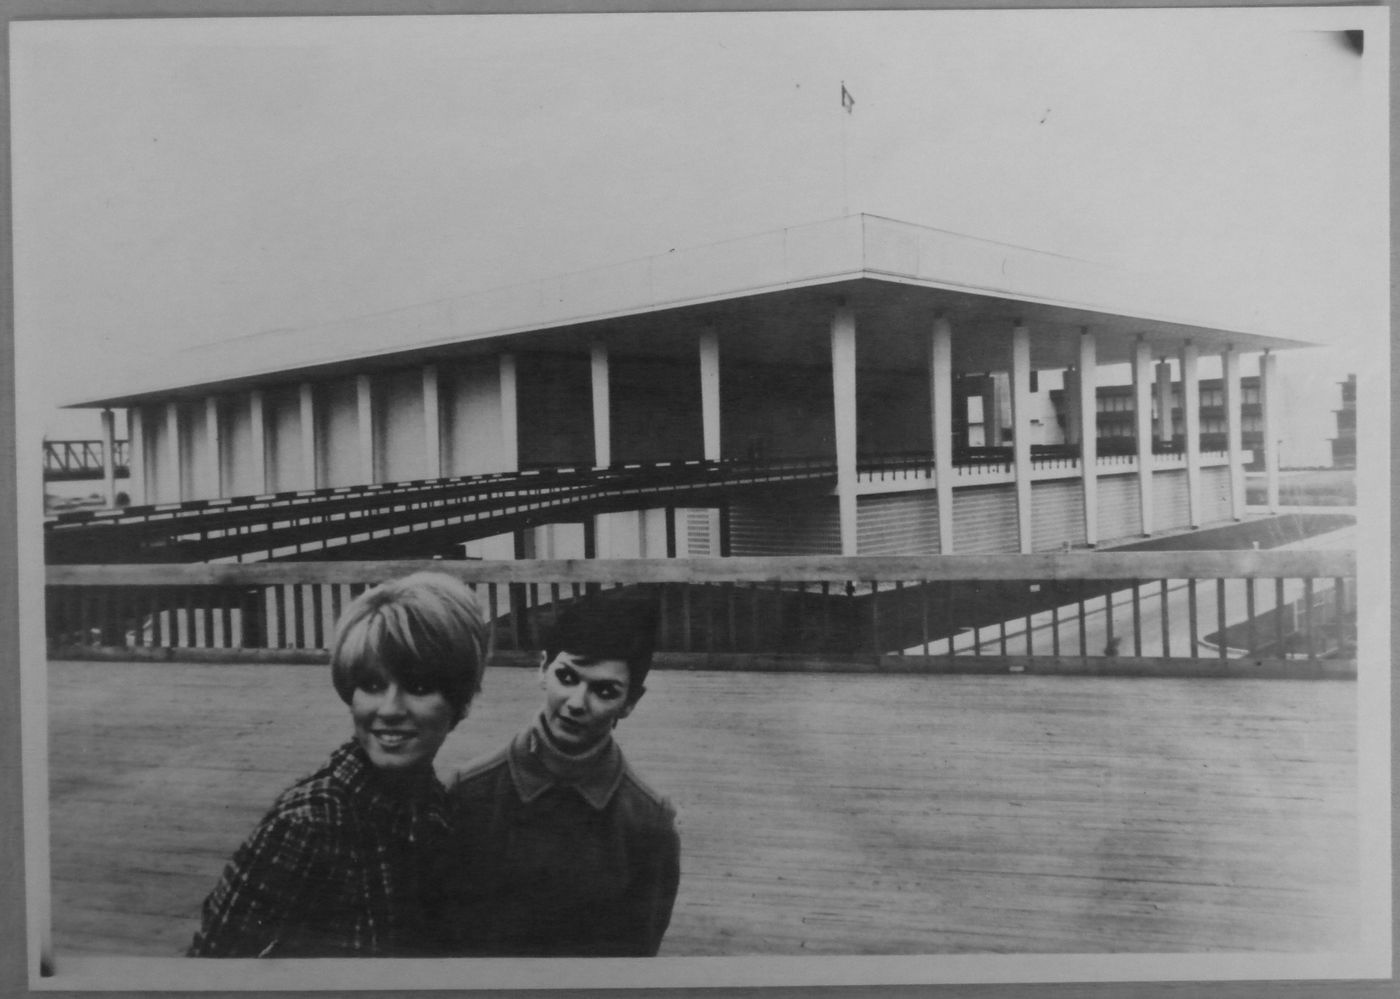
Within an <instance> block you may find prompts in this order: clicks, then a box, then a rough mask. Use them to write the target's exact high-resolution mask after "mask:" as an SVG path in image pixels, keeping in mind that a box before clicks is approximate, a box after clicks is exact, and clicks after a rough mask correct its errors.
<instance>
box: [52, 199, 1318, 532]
mask: <svg viewBox="0 0 1400 999" xmlns="http://www.w3.org/2000/svg"><path fill="white" fill-rule="evenodd" d="M1296 346H1303V344H1302V343H1301V342H1300V341H1297V340H1291V339H1287V338H1284V337H1280V336H1277V335H1274V334H1273V333H1271V332H1269V331H1261V330H1255V329H1250V328H1248V325H1247V324H1246V323H1244V322H1241V321H1238V320H1236V319H1234V318H1232V317H1231V316H1230V315H1227V314H1225V313H1224V312H1223V311H1222V308H1221V306H1220V304H1219V303H1218V302H1216V303H1204V302H1197V301H1194V300H1193V296H1192V295H1191V293H1190V290H1189V289H1181V288H1167V287H1162V286H1159V285H1156V284H1153V283H1152V282H1150V281H1147V280H1145V279H1144V278H1142V277H1141V276H1137V275H1129V274H1126V273H1122V272H1119V271H1116V270H1114V269H1113V268H1110V267H1107V266H1098V265H1093V264H1089V263H1085V262H1083V261H1078V260H1073V259H1070V258H1066V257H1063V256H1058V255H1053V254H1048V253H1043V252H1039V251H1036V250H1032V249H1027V248H1024V247H1018V246H1009V245H1004V244H999V243H993V242H989V241H986V240H981V239H975V238H970V237H966V236H960V235H955V234H952V233H948V232H943V231H939V230H936V229H930V228H924V227H920V226H916V225H911V224H907V223H903V222H898V221H892V220H889V219H884V218H878V217H873V216H869V215H856V216H848V217H845V218H841V219H836V220H831V221H827V222H822V223H816V224H812V225H808V226H801V227H795V228H790V229H785V230H782V231H778V232H772V233H768V234H764V235H761V236H756V237H751V238H744V239H738V240H734V241H731V242H727V243H723V244H719V245H714V246H708V247H703V248H699V249H691V250H682V251H674V252H671V253H668V254H665V255H662V256H658V257H653V258H649V259H644V260H639V261H634V262H631V263H627V264H623V265H618V266H613V267H605V268H599V269H597V270H593V271H589V272H584V273H579V274H573V275H566V276H563V277H556V278H550V279H544V280H539V281H535V282H531V283H528V284H522V285H517V286H512V287H509V288H504V289H500V290H498V291H494V292H490V293H485V294H478V295H472V296H467V297H463V298H459V299H453V300H449V301H444V302H438V303H432V304H428V305H423V306H416V307H411V308H406V309H403V310H400V311H398V312H394V313H389V314H383V315H378V316H373V317H368V318H364V319H358V320H353V321H347V322H340V323H335V324H328V325H325V326H320V327H316V328H310V329H302V330H293V331H278V332H274V333H267V334H260V335H256V336H249V337H245V338H242V339H239V340H234V341H229V342H225V343H221V344H217V345H214V346H211V347H205V348H200V349H196V350H191V351H187V352H185V353H184V354H182V355H180V356H177V357H174V358H172V359H171V361H170V364H169V365H168V367H166V368H164V369H162V370H157V371H146V372H142V373H140V374H139V375H137V376H134V377H132V378H130V379H127V380H124V381H122V382H121V383H120V385H119V386H118V387H116V388H113V389H112V390H111V391H109V392H106V393H105V394H102V395H100V396H95V397H90V398H85V399H82V400H81V401H80V402H79V403H77V404H78V405H81V406H87V407H102V408H106V409H113V408H117V407H120V408H125V409H126V410H127V412H128V421H129V427H130V433H131V445H130V451H131V466H132V469H133V472H132V479H131V492H132V499H133V502H135V503H148V504H149V503H175V502H182V501H192V500H201V499H208V498H214V497H230V496H245V495H252V494H262V493H270V492H284V491H294V490H311V489H318V488H324V487H330V486H346V487H351V486H356V485H360V484H366V483H389V482H398V481H404V480H434V479H440V478H444V477H454V476H473V475H483V474H487V473H502V472H513V471H518V470H526V469H532V468H542V467H555V466H574V467H578V466H584V467H593V468H606V467H610V466H616V465H618V464H625V463H645V462H653V461H661V460H667V459H701V460H704V461H710V462H725V461H730V460H744V461H750V462H753V463H755V464H759V465H762V464H764V463H768V464H771V465H773V466H775V467H776V466H779V465H781V464H783V463H785V462H797V461H816V462H825V463H828V464H829V465H830V467H831V469H832V476H831V478H830V480H828V481H827V482H826V483H825V484H824V485H820V486H813V487H811V488H809V489H807V490H806V491H803V490H801V489H794V490H788V491H786V492H784V493H782V494H781V495H765V494H763V493H762V492H753V493H744V494H742V495H741V494H737V493H736V494H735V495H734V496H733V497H732V498H730V499H727V500H725V501H723V502H720V503H718V504H715V505H710V506H705V507H694V508H689V509H686V510H684V511H683V515H684V518H685V519H684V523H685V528H684V529H683V530H681V531H679V532H674V531H673V532H672V533H673V534H679V535H680V536H681V537H680V541H679V542H678V543H677V544H672V545H670V546H669V547H664V548H663V546H662V545H661V544H660V543H659V542H658V540H657V539H658V538H659V536H660V530H661V528H660V527H659V524H660V519H659V518H660V511H659V509H638V510H630V511H621V512H619V511H616V510H614V511H610V512H607V513H602V514H599V518H600V519H599V520H598V522H597V523H595V524H593V525H592V530H593V532H594V537H595V538H596V543H595V544H594V545H592V546H590V547H591V548H592V549H593V552H594V553H596V554H597V555H599V556H637V555H658V554H661V555H664V554H668V553H670V552H675V553H677V554H682V555H684V554H692V555H695V554H719V553H721V552H724V553H728V554H733V555H785V554H818V553H830V554H861V555H870V554H937V553H952V552H958V553H975V552H1003V551H1005V552H1018V551H1019V552H1034V551H1045V550H1054V549H1062V548H1064V547H1066V546H1071V547H1077V546H1086V545H1087V546H1093V545H1098V544H1101V543H1104V542H1108V541H1111V540H1114V539H1120V538H1128V537H1140V536H1143V535H1147V534H1152V533H1156V532H1161V531H1165V530H1174V529H1181V528H1188V527H1195V526H1201V525H1205V524H1210V523H1216V522H1221V521H1226V520H1229V519H1231V518H1236V519H1238V518H1240V517H1241V516H1243V513H1244V506H1243V504H1244V497H1243V486H1242V483H1243V477H1242V469H1243V466H1244V463H1245V461H1246V460H1247V456H1246V453H1245V450H1244V442H1243V439H1242V430H1243V424H1242V414H1247V415H1251V416H1253V417H1257V420H1258V421H1259V423H1260V425H1261V426H1262V427H1265V428H1267V427H1268V426H1270V424H1271V421H1272V420H1274V419H1275V416H1276V412H1277V398H1276V390H1275V384H1276V383H1275V380H1274V379H1275V363H1274V362H1275V360H1276V355H1275V353H1274V351H1277V350H1279V349H1283V348H1288V347H1296ZM1245 353H1255V354H1260V355H1262V356H1261V360H1260V370H1261V375H1260V377H1259V379H1258V380H1257V381H1258V383H1257V387H1255V388H1254V389H1253V391H1254V392H1256V393H1257V400H1256V401H1255V402H1248V401H1247V400H1245V399H1244V396H1243V393H1244V392H1245V391H1246V389H1245V386H1244V383H1242V380H1241V377H1240V359H1241V356H1242V355H1243V354H1245ZM1209 354H1215V355H1218V356H1219V357H1220V358H1221V359H1222V368H1221V370H1222V371H1223V372H1224V377H1223V378H1221V379H1219V380H1217V381H1216V383H1214V384H1211V385H1203V384H1202V382H1201V381H1200V380H1199V379H1198V377H1197V368H1198V362H1199V359H1200V358H1201V357H1202V356H1205V355H1209ZM1124 363H1126V364H1130V365H1131V366H1132V371H1133V373H1134V383H1133V385H1132V386H1131V387H1129V388H1126V389H1124V390H1123V391H1125V392H1128V393H1130V397H1131V400H1132V406H1131V408H1130V409H1129V410H1126V412H1128V416H1129V419H1128V422H1124V421H1120V420H1118V419H1117V418H1116V416H1115V418H1114V419H1112V420H1105V419H1104V417H1106V416H1108V415H1109V413H1110V412H1113V413H1116V412H1117V411H1116V410H1111V411H1103V412H1101V411H1100V407H1101V406H1102V405H1104V403H1103V402H1102V400H1103V399H1105V398H1116V397H1117V396H1116V394H1113V393H1110V394H1108V395H1106V396H1105V395H1102V394H1101V393H1100V392H1099V390H1098V385H1097V382H1098V371H1099V368H1100V366H1101V365H1107V364H1124ZM1172 364H1175V365H1176V366H1177V369H1178V371H1179V377H1178V378H1177V379H1175V380H1173V379H1172V377H1171V366H1172ZM1042 377H1044V378H1046V379H1048V380H1050V381H1053V382H1054V383H1055V384H1063V385H1064V389H1063V393H1064V399H1063V402H1064V405H1063V406H1062V414H1061V415H1062V417H1063V422H1064V427H1063V428H1060V427H1059V426H1058V425H1057V419H1056V417H1057V414H1056V412H1055V409H1054V407H1053V406H1052V405H1051V400H1050V394H1049V393H1047V392H1036V393H1033V392H1032V387H1033V386H1037V384H1038V383H1039V382H1040V380H1041V378H1042ZM1173 393H1175V394H1173ZM1203 393H1205V394H1206V395H1207V398H1211V397H1210V395H1209V394H1210V393H1218V394H1219V396H1220V398H1219V400H1218V401H1213V402H1214V405H1213V408H1212V406H1206V407H1205V408H1203V407H1202V403H1203V401H1205V400H1203V398H1202V396H1203ZM1096 400H1098V401H1096ZM1154 400H1155V408H1154ZM1175 400H1179V401H1175ZM1249 406H1256V407H1257V412H1254V413H1251V411H1250V410H1249V408H1248V407H1249ZM1154 413H1155V415H1154ZM1207 421H1217V422H1218V423H1219V427H1218V428H1217V427H1215V425H1214V423H1208V422H1207ZM107 422H108V425H109V426H110V424H111V422H112V421H111V418H110V416H109V417H108V420H107ZM1208 426H1209V431H1208V430H1207V427H1208ZM1206 433H1209V434H1210V435H1212V436H1209V437H1207V438H1206V442H1207V445H1208V446H1202V440H1203V434H1206ZM1277 437H1278V435H1277V434H1276V433H1270V432H1268V431H1267V430H1265V431H1264V432H1263V434H1262V440H1261V441H1260V443H1259V446H1258V450H1260V451H1261V452H1262V455H1263V460H1264V462H1265V465H1266V467H1267V468H1268V469H1269V471H1270V482H1271V484H1272V486H1273V488H1272V490H1271V493H1270V495H1271V497H1273V498H1274V505H1276V495H1277V467H1278V461H1277V454H1276V451H1275V450H1274V449H1273V448H1271V447H1270V445H1269V443H1268V442H1270V441H1274V440H1276V439H1277ZM1101 438H1110V439H1113V440H1115V441H1130V442H1131V445H1130V446H1127V447H1122V446H1119V447H1113V448H1104V447H1100V446H1099V441H1100V439H1101ZM1172 440H1177V441H1179V442H1180V446H1178V447H1175V448H1172V447H1169V446H1165V445H1164V444H1163V443H1162V442H1169V441H1172ZM1063 441H1068V442H1069V443H1070V444H1071V445H1073V446H1074V448H1073V451H1072V453H1070V452H1067V451H1066V449H1064V448H1063V447H1061V448H1058V449H1053V448H1052V449H1048V450H1047V449H1044V448H1040V447H1038V445H1047V444H1057V443H1060V442H1063ZM1154 442H1156V443H1155V446H1154ZM833 483H834V484H833ZM660 505H661V504H658V506H660ZM579 526H580V525H578V524H552V525H539V526H537V527H535V528H533V529H532V530H531V532H530V536H529V537H528V538H524V539H522V538H520V537H518V536H517V537H515V538H500V537H497V538H494V539H481V538H471V539H468V538H464V539H462V540H463V541H470V545H469V547H468V551H469V552H471V553H474V554H479V555H486V556H488V557H502V556H504V557H510V556H511V555H520V554H526V555H537V556H541V557H545V556H555V557H564V556H573V555H578V554H581V552H582V548H581V542H580V541H579V540H578V536H579Z"/></svg>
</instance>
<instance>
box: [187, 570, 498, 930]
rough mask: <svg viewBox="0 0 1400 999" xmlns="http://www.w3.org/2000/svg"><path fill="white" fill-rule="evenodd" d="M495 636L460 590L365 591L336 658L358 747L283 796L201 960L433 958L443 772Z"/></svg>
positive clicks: (404, 584) (443, 829) (412, 581)
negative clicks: (440, 766)
mask: <svg viewBox="0 0 1400 999" xmlns="http://www.w3.org/2000/svg"><path fill="white" fill-rule="evenodd" d="M487 645H488V642H487V627H486V621H485V617H484V615H483V613H482V611H481V607H480V605H479V604H478V603H477V601H476V598H475V597H474V596H473V595H472V593H471V591H470V590H469V589H468V588H467V587H466V586H465V585H464V584H463V583H462V582H460V581H459V580H457V579H455V578H453V577H451V576H448V575H446V574H444V573H436V572H423V573H416V574H414V575H411V576H406V577H404V578H402V579H398V580H393V581H391V582H388V583H385V584H383V585H382V586H378V587H375V588H373V589H371V590H367V591H366V592H365V593H363V594H361V595H360V596H359V597H357V598H356V599H355V600H354V601H352V602H351V604H350V606H349V607H347V608H346V610H345V613H344V614H343V615H342V617H341V619H340V621H339V622H338V624H337V626H336V631H335V636H334V638H333V640H332V644H331V681H332V684H333V685H334V687H335V691H336V693H337V694H338V695H339V696H340V699H341V700H342V701H344V702H345V704H346V706H347V707H348V708H349V709H350V718H351V722H352V725H353V737H352V738H351V739H350V740H349V741H347V742H346V743H345V744H344V745H342V746H341V747H340V748H339V749H337V750H336V751H335V752H334V753H333V754H331V758H330V760H329V761H328V762H327V763H326V764H325V765H324V766H323V767H322V768H321V769H320V770H318V771H316V772H315V773H314V774H312V775H311V776H309V777H306V778H304V779H302V780H300V781H298V782H297V783H296V784H294V785H292V787H290V788H289V789H288V790H287V791H285V792H284V793H283V794H282V795H281V796H280V797H279V798H278V799H277V801H276V802H275V803H274V804H273V806H272V809H271V810H270V811H269V812H268V813H267V815H266V816H264V818H263V819H262V821H261V822H259V823H258V825H257V828H255V829H254V830H253V833H252V835H251V836H249V838H248V839H247V840H246V841H245V842H244V843H243V845H242V846H241V847H239V848H238V851H237V852H236V853H235V854H234V856H233V859H232V860H231V861H230V862H229V864H228V866H227V868H226V869H225V870H224V873H223V877H222V878H221V879H220V880H219V883H218V885H217V886H216V887H215V888H214V890H213V892H212V893H211V894H210V895H209V897H208V899H207V900H206V901H205V903H204V909H203V920H202V925H201V927H200V930H199V932H198V933H196V934H195V937H194V942H193V944H192V945H191V947H190V950H189V953H190V955H191V956H194V957H254V956H261V957H328V956H355V955H363V956H401V955H408V954H423V953H432V952H435V951H436V950H437V949H438V948H437V947H436V945H435V944H434V940H435V939H436V937H437V935H438V933H439V932H440V930H439V925H438V923H437V921H436V919H435V918H434V915H433V903H432V900H431V894H432V886H433V884H434V879H435V876H434V873H433V870H434V866H433V865H434V864H435V862H436V860H437V857H438V855H439V854H440V853H441V851H442V850H443V848H444V845H445V843H446V841H447V833H448V825H447V823H448V809H447V797H446V792H445V790H444V788H443V786H442V784H441V783H440V782H439V781H438V778H437V775H436V773H435V772H434V770H433V758H434V757H435V756H436V755H437V752H438V749H439V748H440V747H441V746H442V744H443V741H444V740H445V739H446V738H447V736H448V733H450V732H451V731H452V730H453V729H454V728H455V727H456V726H457V724H458V723H459V722H460V721H461V720H462V719H463V718H464V717H465V716H466V714H467V710H468V708H469V706H470V704H471V701H472V698H473V697H474V696H475V695H476V693H477V692H478V691H479V690H480V689H481V676H482V672H483V670H484V668H485V665H486V657H487Z"/></svg>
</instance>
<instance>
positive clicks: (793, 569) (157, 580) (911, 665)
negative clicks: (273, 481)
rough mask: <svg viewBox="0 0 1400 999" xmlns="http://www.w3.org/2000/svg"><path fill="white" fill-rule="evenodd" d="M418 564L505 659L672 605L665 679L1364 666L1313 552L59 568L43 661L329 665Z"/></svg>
mask: <svg viewBox="0 0 1400 999" xmlns="http://www.w3.org/2000/svg"><path fill="white" fill-rule="evenodd" d="M423 568H433V569H438V570H441V571H445V572H449V573H452V574H453V575H456V576H458V577H460V578H462V579H463V580H465V581H466V582H467V583H468V584H470V585H471V586H472V587H473V588H474V589H475V590H476V592H477V593H478V595H479V597H480V598H481V600H482V601H483V603H484V604H485V606H486V607H487V609H488V611H489V613H490V615H491V618H492V620H493V622H494V629H495V646H496V648H497V649H498V650H499V651H500V652H501V653H504V654H505V656H504V661H512V654H514V653H527V652H529V651H530V650H532V649H536V648H538V644H539V636H540V633H541V629H542V627H543V626H544V625H545V624H546V623H547V621H548V620H549V618H550V616H551V615H552V614H553V613H554V612H555V611H556V610H557V608H558V607H560V606H561V605H562V604H563V603H564V602H566V601H569V600H572V599H576V598H577V597H579V596H580V595H582V594H584V593H587V592H590V591H596V590H600V589H612V588H618V587H630V588H641V589H646V590H648V591H649V592H651V593H652V594H653V595H654V597H655V599H656V600H657V601H658V602H659V604H660V607H661V624H660V634H659V638H660V644H659V646H658V649H659V653H660V662H661V665H662V666H663V667H664V666H667V665H669V666H672V667H682V668H684V667H689V668H715V669H720V668H734V669H810V670H841V669H845V670H890V671H919V670H927V671H969V670H972V671H978V672H985V671H1013V672H1019V671H1059V672H1065V671H1072V672H1094V673H1100V672H1116V673H1151V674H1164V673H1166V674H1174V673H1182V674H1187V675H1190V674H1211V675H1243V676H1266V675H1269V676H1273V675H1304V676H1323V675H1342V676H1347V675H1354V670H1355V607H1356V595H1355V584H1354V580H1355V557H1354V554H1353V553H1351V552H1344V551H1318V550H1297V551H1295V550H1273V551H1268V550H1265V551H1225V552H1220V551H1205V552H1202V551H1195V552H1097V553H1047V554H1040V555H1024V556H1023V555H985V556H933V557H905V558H874V557H863V558H837V557H824V556H803V557H794V558H703V559H620V560H605V559H593V560H579V561H543V560H524V561H509V562H472V561H440V560H434V561H428V562H424V561H377V562H278V563H253V564H203V563H201V564H181V565H87V566H50V567H49V568H48V570H47V572H48V590H47V594H48V611H47V613H48V620H47V627H48V639H49V648H50V654H51V655H52V656H54V657H123V658H167V659H169V658H180V659H214V660H220V659H224V660H236V659H265V660H271V661H298V660H301V661H306V660H317V659H324V656H325V652H324V649H325V648H326V646H327V644H328V643H329V639H330V635H331V632H332V629H333V627H334V622H335V620H336V618H337V617H338V615H339V614H340V612H341V610H342V609H343V608H344V606H345V605H346V603H347V602H348V601H349V600H350V599H352V598H353V597H354V595H356V594H357V593H359V592H361V591H362V590H363V589H365V588H366V587H367V586H369V585H373V584H374V583H377V582H379V581H382V580H384V579H388V578H392V577H395V576H399V575H403V574H406V573H408V572H412V571H415V570H418V569H423ZM515 658H516V659H518V658H519V657H515Z"/></svg>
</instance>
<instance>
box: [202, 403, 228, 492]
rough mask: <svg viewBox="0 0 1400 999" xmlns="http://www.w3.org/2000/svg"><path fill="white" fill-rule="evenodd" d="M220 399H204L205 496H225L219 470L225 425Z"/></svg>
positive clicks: (221, 460) (221, 464)
mask: <svg viewBox="0 0 1400 999" xmlns="http://www.w3.org/2000/svg"><path fill="white" fill-rule="evenodd" d="M219 408H220V407H219V397H218V396H216V395H210V396H205V398H204V454H205V458H204V474H205V476H206V478H205V482H204V489H205V495H207V496H222V495H223V494H224V483H223V476H221V475H220V474H219V470H220V469H221V468H222V467H223V453H224V443H223V425H222V424H221V423H220V421H219Z"/></svg>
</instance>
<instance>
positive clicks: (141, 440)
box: [126, 405, 148, 506]
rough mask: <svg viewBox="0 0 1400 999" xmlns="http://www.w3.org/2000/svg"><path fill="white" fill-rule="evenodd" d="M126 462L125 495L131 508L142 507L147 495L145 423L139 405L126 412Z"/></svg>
mask: <svg viewBox="0 0 1400 999" xmlns="http://www.w3.org/2000/svg"><path fill="white" fill-rule="evenodd" d="M126 435H127V444H126V461H127V465H128V466H129V467H130V471H131V477H130V479H129V480H128V486H129V488H128V489H127V495H129V496H130V497H131V505H132V506H142V505H144V504H145V503H146V496H147V495H148V492H147V489H146V423H145V420H144V418H143V417H142V415H141V407H140V405H135V406H132V407H130V408H129V409H127V411H126Z"/></svg>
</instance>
